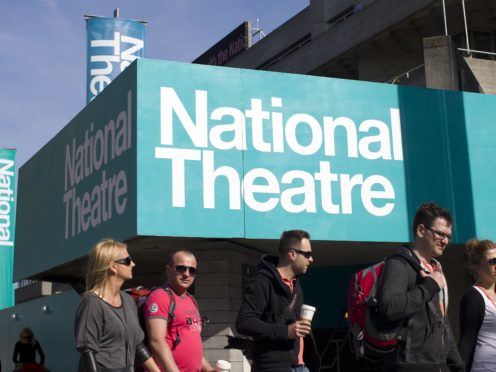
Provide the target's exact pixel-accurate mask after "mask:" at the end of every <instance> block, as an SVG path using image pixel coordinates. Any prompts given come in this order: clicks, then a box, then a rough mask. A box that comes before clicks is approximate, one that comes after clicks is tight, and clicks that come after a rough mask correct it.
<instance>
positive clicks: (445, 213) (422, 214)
mask: <svg viewBox="0 0 496 372" xmlns="http://www.w3.org/2000/svg"><path fill="white" fill-rule="evenodd" d="M436 218H444V219H445V220H446V222H448V224H449V225H452V224H453V220H452V218H451V212H450V211H449V210H448V209H445V208H442V207H440V206H439V205H437V204H436V203H433V202H429V203H423V204H421V205H420V207H418V209H417V212H416V213H415V217H414V218H413V237H414V238H416V237H417V227H418V226H419V225H424V226H426V227H431V226H432V224H433V223H434V220H435V219H436Z"/></svg>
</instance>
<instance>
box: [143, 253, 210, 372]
mask: <svg viewBox="0 0 496 372" xmlns="http://www.w3.org/2000/svg"><path fill="white" fill-rule="evenodd" d="M196 271H197V265H196V258H195V256H194V255H193V253H191V252H188V251H178V252H175V253H174V254H173V255H172V256H171V258H170V260H169V263H168V264H167V266H166V273H167V282H166V284H165V285H166V286H167V287H168V288H169V289H170V290H171V291H172V295H173V296H174V302H175V310H174V318H173V319H172V320H171V324H168V317H169V306H170V303H171V297H170V295H169V294H168V293H167V292H166V289H165V288H159V289H156V290H154V291H153V292H152V293H151V294H150V295H149V296H148V299H147V300H146V302H145V304H144V305H143V316H144V318H145V322H146V328H147V332H148V338H149V343H150V348H151V350H152V352H153V357H154V358H155V361H156V362H157V365H158V366H159V367H160V368H161V370H162V371H177V372H179V371H188V372H200V371H213V368H212V367H211V366H210V364H209V363H208V361H207V360H206V359H205V358H204V357H203V347H202V339H201V330H202V320H201V317H200V313H199V311H198V307H197V305H196V303H195V301H194V300H193V298H192V297H191V296H190V295H189V294H188V293H187V291H188V288H189V287H191V285H192V284H193V282H194V280H195V275H196Z"/></svg>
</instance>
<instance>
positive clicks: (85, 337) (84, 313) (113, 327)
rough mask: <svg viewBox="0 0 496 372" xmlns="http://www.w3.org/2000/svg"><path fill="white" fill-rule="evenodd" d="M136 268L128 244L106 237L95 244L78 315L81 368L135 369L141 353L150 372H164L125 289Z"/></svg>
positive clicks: (92, 371)
mask: <svg viewBox="0 0 496 372" xmlns="http://www.w3.org/2000/svg"><path fill="white" fill-rule="evenodd" d="M134 266H135V264H134V262H133V260H132V259H131V257H130V256H129V253H128V252H127V248H126V245H125V244H123V243H120V242H116V241H113V240H111V239H105V240H101V241H100V242H98V243H97V244H96V245H95V246H94V247H93V249H92V251H91V253H90V257H89V262H88V273H87V276H86V293H85V294H84V295H83V298H82V301H81V304H80V305H79V308H78V310H77V313H76V323H75V337H76V347H77V349H78V351H79V352H80V353H81V359H80V362H79V371H80V372H111V371H112V372H133V371H134V361H135V357H136V358H137V359H138V360H139V361H140V362H141V363H142V364H143V365H144V366H145V367H146V368H147V370H148V371H152V372H159V371H160V370H159V369H158V367H157V365H156V364H155V362H154V361H153V359H152V358H151V356H150V353H149V351H148V349H147V348H146V347H145V346H144V344H143V343H142V342H143V337H144V335H143V331H142V330H141V328H140V326H139V323H138V317H137V311H136V305H135V303H134V301H133V299H132V298H131V297H130V296H129V295H127V294H126V293H124V292H121V287H122V285H123V283H124V282H125V281H126V280H129V279H131V278H132V277H133V268H134Z"/></svg>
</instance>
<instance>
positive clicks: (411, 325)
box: [377, 203, 465, 372]
mask: <svg viewBox="0 0 496 372" xmlns="http://www.w3.org/2000/svg"><path fill="white" fill-rule="evenodd" d="M451 226H452V218H451V213H450V212H449V211H448V210H447V209H444V208H441V207H440V206H438V205H436V204H434V203H424V204H422V205H420V207H419V208H418V210H417V212H416V214H415V217H414V220H413V236H414V241H413V243H411V244H410V245H408V246H405V247H403V248H402V250H404V251H405V253H407V254H411V255H412V257H413V258H414V259H415V260H416V261H418V263H419V267H420V268H421V269H420V270H419V267H417V268H415V267H414V265H412V264H410V263H409V262H408V261H407V260H405V259H404V258H402V257H400V256H398V255H393V256H391V257H390V258H388V259H387V261H386V265H385V266H384V272H383V274H382V276H381V278H380V282H379V288H378V291H377V300H378V315H379V317H378V320H379V322H381V324H382V325H384V326H385V327H386V328H389V329H392V328H393V329H394V328H395V327H398V328H399V329H400V336H401V340H400V342H399V344H398V346H397V347H396V349H395V350H394V351H393V352H392V353H389V354H387V355H386V357H385V367H386V368H385V370H386V371H387V372H388V371H422V372H429V371H442V370H446V368H449V369H451V371H464V370H465V368H464V364H463V361H462V359H461V357H460V354H459V353H458V349H457V346H456V343H455V339H454V337H453V334H452V332H451V327H450V324H449V320H448V287H447V284H446V278H445V276H444V274H443V270H442V268H441V264H440V263H439V261H437V260H436V258H437V257H440V256H442V254H443V252H444V250H445V249H446V247H447V246H448V243H449V241H450V239H451Z"/></svg>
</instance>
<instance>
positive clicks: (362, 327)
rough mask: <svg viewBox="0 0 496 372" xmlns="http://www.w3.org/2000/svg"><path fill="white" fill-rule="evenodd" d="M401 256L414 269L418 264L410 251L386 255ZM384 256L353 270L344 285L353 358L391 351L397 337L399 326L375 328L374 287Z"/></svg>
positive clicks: (377, 356) (375, 358) (373, 356)
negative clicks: (378, 260)
mask: <svg viewBox="0 0 496 372" xmlns="http://www.w3.org/2000/svg"><path fill="white" fill-rule="evenodd" d="M393 256H395V257H402V258H404V259H405V260H407V261H408V262H409V263H410V264H411V265H412V266H413V267H414V268H415V269H416V270H417V271H420V270H421V269H422V268H421V266H420V263H419V262H417V261H416V260H415V259H414V258H413V257H412V254H411V252H410V251H406V250H402V251H399V252H397V253H395V254H393V255H392V256H390V257H393ZM386 261H387V259H385V260H383V261H381V262H379V263H377V264H375V265H373V266H369V267H367V268H365V269H363V270H360V271H358V272H356V273H355V274H353V276H352V278H351V281H350V285H349V288H348V323H349V326H350V331H351V334H352V336H353V345H352V346H353V351H354V353H355V356H356V358H357V359H358V358H366V359H369V360H373V361H378V360H380V359H382V357H384V355H385V354H388V353H390V352H392V351H393V350H394V349H395V347H396V344H397V343H398V340H399V333H400V331H401V328H402V326H396V327H393V328H389V329H379V328H378V326H377V323H376V321H375V320H376V318H377V288H378V286H379V280H380V277H381V275H382V272H383V270H384V265H385V264H386Z"/></svg>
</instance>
